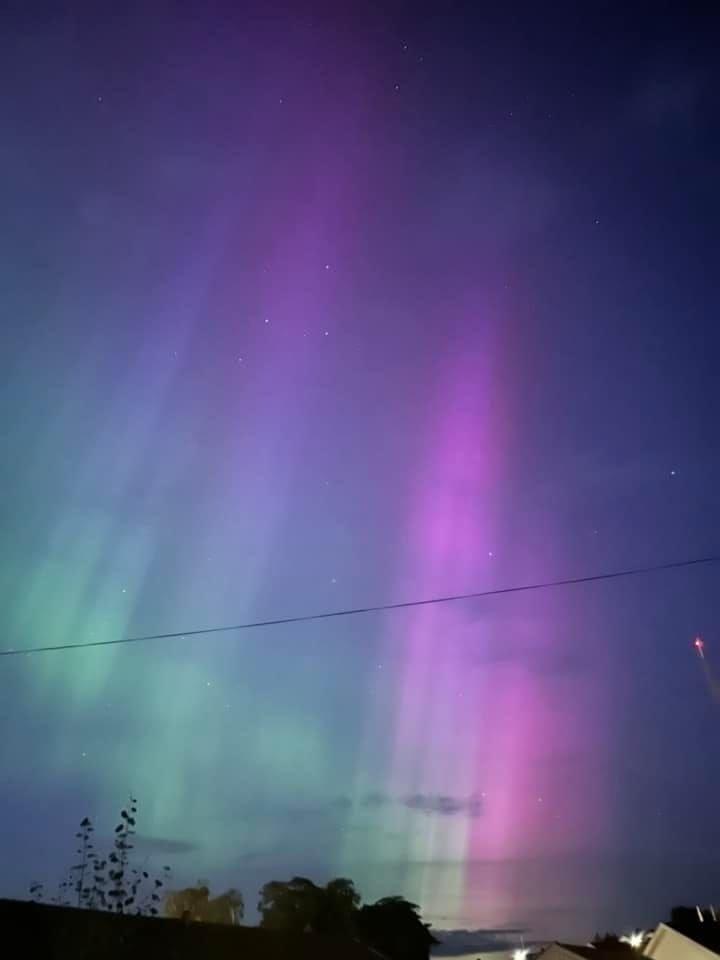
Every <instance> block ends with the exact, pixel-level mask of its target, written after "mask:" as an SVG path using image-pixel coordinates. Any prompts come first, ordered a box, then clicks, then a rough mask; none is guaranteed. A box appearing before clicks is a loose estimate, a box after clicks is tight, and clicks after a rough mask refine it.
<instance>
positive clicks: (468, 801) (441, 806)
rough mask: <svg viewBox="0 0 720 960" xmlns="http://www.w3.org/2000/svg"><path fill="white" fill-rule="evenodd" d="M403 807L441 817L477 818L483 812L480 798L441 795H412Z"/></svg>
mask: <svg viewBox="0 0 720 960" xmlns="http://www.w3.org/2000/svg"><path fill="white" fill-rule="evenodd" d="M402 803H403V806H405V807H407V808H408V809H409V810H419V811H420V812H422V813H427V814H439V815H440V816H442V817H455V816H458V815H462V816H468V817H479V816H481V815H482V812H483V804H482V800H481V799H480V797H474V796H473V797H452V796H449V795H448V794H443V793H436V794H434V793H413V794H412V795H411V796H409V797H405V799H404V800H403V801H402Z"/></svg>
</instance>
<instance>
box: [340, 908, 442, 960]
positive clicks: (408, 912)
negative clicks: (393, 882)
mask: <svg viewBox="0 0 720 960" xmlns="http://www.w3.org/2000/svg"><path fill="white" fill-rule="evenodd" d="M418 909H419V908H418V906H417V904H414V903H409V902H408V901H407V900H405V899H404V898H403V897H385V898H384V899H382V900H378V901H377V903H373V904H371V905H370V906H364V907H363V908H362V909H361V910H360V911H359V913H358V917H357V930H358V935H359V938H360V939H361V940H362V941H363V943H365V944H367V946H369V947H372V948H373V949H374V950H377V951H378V952H379V953H382V954H384V955H385V956H386V957H388V958H390V960H427V958H428V957H429V956H430V947H431V946H432V945H433V944H435V943H437V942H438V941H437V940H436V939H435V937H434V936H433V935H432V934H431V933H430V924H428V923H423V922H422V919H421V918H420V915H419V913H418Z"/></svg>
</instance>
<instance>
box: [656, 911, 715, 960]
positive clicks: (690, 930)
mask: <svg viewBox="0 0 720 960" xmlns="http://www.w3.org/2000/svg"><path fill="white" fill-rule="evenodd" d="M668 936H670V937H677V938H681V939H682V940H690V941H692V942H693V943H694V944H696V946H699V947H702V948H703V949H704V950H706V951H708V956H709V955H711V954H720V923H718V922H717V921H712V922H710V921H704V922H702V923H701V922H700V921H699V920H698V921H697V922H690V923H687V922H685V923H682V924H674V923H661V924H660V925H659V926H658V928H657V930H656V931H655V933H653V935H652V937H651V938H650V940H649V941H648V943H647V944H646V945H645V950H644V953H645V955H646V956H648V957H652V956H653V955H654V951H655V948H656V947H657V946H658V944H659V943H660V942H661V940H663V939H665V938H667V937H668Z"/></svg>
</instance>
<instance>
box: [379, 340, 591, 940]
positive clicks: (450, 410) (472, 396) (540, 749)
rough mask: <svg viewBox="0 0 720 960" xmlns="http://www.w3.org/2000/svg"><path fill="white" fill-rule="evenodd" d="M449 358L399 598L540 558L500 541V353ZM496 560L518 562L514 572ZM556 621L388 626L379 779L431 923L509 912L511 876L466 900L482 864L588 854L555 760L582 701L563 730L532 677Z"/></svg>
mask: <svg viewBox="0 0 720 960" xmlns="http://www.w3.org/2000/svg"><path fill="white" fill-rule="evenodd" d="M459 353H460V356H453V357H450V358H449V360H448V361H447V363H446V364H445V371H446V372H445V374H444V376H442V377H441V378H440V382H439V386H438V389H437V393H436V403H435V404H434V411H435V413H434V416H433V417H432V418H431V419H430V422H428V424H427V427H426V439H427V444H428V455H427V459H426V461H425V463H424V464H423V465H422V466H420V467H419V469H417V471H416V473H415V481H414V483H415V492H414V494H413V495H412V496H411V498H410V509H409V512H408V521H407V528H406V538H405V541H404V542H405V554H404V559H403V560H402V576H401V577H400V578H399V582H398V585H397V591H398V595H399V596H409V595H411V596H421V597H428V596H441V595H445V594H447V593H454V592H458V593H462V592H465V591H473V590H476V589H478V588H482V587H487V586H493V585H496V584H497V585H502V580H500V579H499V577H504V578H507V579H505V582H506V583H507V582H517V581H518V580H522V579H523V575H524V576H526V578H527V579H528V580H532V579H533V577H537V576H538V567H537V559H538V555H537V554H535V555H533V554H532V552H530V555H528V550H527V548H525V547H524V545H523V544H522V543H515V542H513V543H512V544H510V543H509V542H508V536H507V534H505V533H504V527H505V520H504V517H505V516H506V515H507V513H508V510H509V509H510V510H511V509H512V505H511V504H510V505H509V504H508V503H507V502H506V495H505V492H504V483H505V480H506V477H507V475H508V473H509V471H510V463H509V462H508V457H509V456H510V455H511V454H512V448H511V444H510V440H509V434H510V432H511V426H510V424H509V422H508V420H507V417H508V414H509V408H508V404H507V402H506V393H507V391H508V390H509V383H508V370H507V369H505V368H507V367H508V366H509V364H508V356H507V351H506V350H505V349H503V347H502V345H501V344H500V343H484V344H482V349H471V348H469V347H468V348H466V349H464V350H462V351H459ZM510 359H511V358H510ZM503 552H505V553H507V552H510V553H511V555H512V556H513V558H515V561H516V563H517V566H516V567H515V568H514V570H511V569H510V568H508V566H507V564H504V563H503V559H502V557H503ZM540 553H542V551H541V552H540ZM524 558H525V560H526V561H527V562H524ZM544 559H545V560H546V561H550V560H551V558H550V557H547V556H545V557H544ZM518 561H519V562H518ZM498 570H501V571H502V573H500V574H498V573H497V571H498ZM564 616H565V617H566V613H564V612H563V611H562V610H561V609H559V608H558V606H557V600H556V598H553V597H552V596H550V595H548V596H541V597H538V598H532V599H531V600H530V601H529V602H528V601H526V600H525V599H524V598H522V597H521V598H512V603H508V602H507V599H505V598H502V597H500V598H496V599H492V600H488V601H467V602H462V603H456V604H455V603H453V604H448V605H440V606H430V607H425V608H421V609H419V610H415V611H411V612H410V613H409V614H408V615H407V616H405V617H403V618H402V620H399V621H395V622H394V623H393V624H392V625H391V626H390V627H389V634H388V639H387V644H388V645H389V646H390V647H399V648H400V650H401V651H402V653H401V655H400V663H399V665H398V667H397V674H396V688H395V692H394V698H395V703H396V707H395V711H396V712H395V722H394V728H395V733H394V750H393V755H392V756H393V759H392V760H391V765H390V769H391V775H390V781H391V784H392V786H391V793H392V795H393V796H395V797H397V798H402V803H403V805H404V806H405V807H406V809H405V811H404V813H403V814H402V816H400V817H398V816H395V818H394V822H395V828H396V829H399V830H400V832H401V833H402V835H403V837H404V845H403V853H402V856H403V857H405V858H406V860H407V861H408V863H410V864H417V865H418V868H417V869H419V871H420V880H419V881H417V886H416V889H417V894H416V895H417V896H418V898H419V899H420V901H421V902H422V903H423V904H427V905H432V904H443V908H442V909H443V911H444V913H443V922H446V923H448V922H449V923H451V924H463V923H464V924H468V923H473V922H485V923H487V924H489V925H493V924H497V923H499V922H503V921H504V920H508V919H510V918H511V917H512V915H513V911H514V910H515V909H517V906H518V902H519V901H518V897H519V889H518V882H519V881H518V877H517V876H516V874H514V873H513V872H512V871H506V872H505V873H504V874H503V875H502V877H501V878H500V879H498V881H497V882H496V883H495V884H494V885H493V888H492V890H491V891H490V892H489V894H488V891H484V894H483V899H482V906H479V903H478V894H479V890H480V889H481V888H482V877H480V878H479V877H478V865H479V864H483V863H488V862H495V863H496V864H501V863H503V862H506V863H507V862H513V861H515V860H523V859H532V858H533V857H537V856H548V857H557V856H562V855H565V854H567V853H571V852H573V851H574V850H576V849H577V848H578V846H580V845H583V844H587V843H590V844H592V843H593V841H594V839H596V835H601V834H602V833H603V831H604V829H605V827H606V825H607V824H606V823H603V822H602V819H603V818H602V814H601V812H600V811H599V805H600V802H601V788H602V784H601V783H600V782H598V779H597V776H593V775H592V770H591V768H592V763H591V762H590V761H587V762H586V763H585V767H586V770H585V772H586V773H587V774H588V776H589V779H587V780H584V781H583V779H582V776H581V779H580V781H579V782H578V781H574V782H573V783H570V784H563V785H562V787H561V785H560V783H559V779H558V778H561V777H562V759H563V758H564V757H565V756H567V755H568V753H570V752H572V751H573V750H577V749H578V748H581V747H582V743H583V739H584V737H585V734H586V730H587V720H583V706H582V701H581V698H579V697H578V695H577V693H573V692H572V691H564V690H563V696H564V697H565V700H566V706H567V707H568V711H567V713H568V715H570V716H572V717H573V721H572V722H573V724H574V726H573V728H572V729H568V727H567V721H566V720H565V718H563V717H562V716H561V713H562V711H558V709H557V706H558V705H557V703H556V702H555V698H556V696H557V689H556V687H555V686H554V684H552V683H549V682H548V681H547V680H546V678H544V677H543V676H542V674H539V675H538V674H536V673H534V671H533V668H532V665H533V663H535V662H544V660H545V659H547V658H552V657H553V656H556V655H557V654H558V650H557V643H558V641H557V638H556V633H557V630H558V626H559V624H560V623H561V622H562V619H563V617H564ZM525 661H527V662H525ZM596 695H597V692H596ZM556 761H557V762H556ZM582 782H593V784H594V788H595V792H594V794H593V796H592V797H587V796H584V795H583V794H584V791H583V788H582V786H581V785H580V784H581V783H582ZM578 811H582V813H581V814H580V815H578ZM423 864H424V865H425V866H424V867H423V866H422V865H423ZM416 873H417V870H416ZM493 876H495V873H494V874H493ZM498 876H499V874H498ZM479 884H480V885H479ZM479 910H481V911H484V912H481V913H479V912H478V911H479Z"/></svg>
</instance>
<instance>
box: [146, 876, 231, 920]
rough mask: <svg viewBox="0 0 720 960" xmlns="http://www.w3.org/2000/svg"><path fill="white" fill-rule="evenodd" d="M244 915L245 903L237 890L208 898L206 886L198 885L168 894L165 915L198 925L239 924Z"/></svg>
mask: <svg viewBox="0 0 720 960" xmlns="http://www.w3.org/2000/svg"><path fill="white" fill-rule="evenodd" d="M244 914H245V902H244V900H243V895H242V894H241V893H240V891H239V890H232V889H231V890H226V891H225V893H221V894H220V895H219V896H217V897H211V896H210V890H209V888H208V887H206V886H201V885H200V884H198V886H196V887H187V888H186V889H184V890H175V891H172V892H170V893H168V895H167V897H166V899H165V915H166V916H167V917H177V918H178V919H183V920H192V921H196V922H199V923H225V924H230V925H235V924H238V923H240V921H241V920H242V918H243V916H244Z"/></svg>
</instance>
